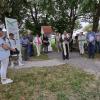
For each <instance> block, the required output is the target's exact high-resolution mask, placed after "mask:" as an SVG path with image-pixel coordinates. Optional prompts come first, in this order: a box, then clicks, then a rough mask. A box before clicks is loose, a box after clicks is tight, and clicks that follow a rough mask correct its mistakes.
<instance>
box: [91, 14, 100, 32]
mask: <svg viewBox="0 0 100 100" xmlns="http://www.w3.org/2000/svg"><path fill="white" fill-rule="evenodd" d="M98 26H99V16H97V15H94V16H93V28H92V31H94V32H97V30H98Z"/></svg>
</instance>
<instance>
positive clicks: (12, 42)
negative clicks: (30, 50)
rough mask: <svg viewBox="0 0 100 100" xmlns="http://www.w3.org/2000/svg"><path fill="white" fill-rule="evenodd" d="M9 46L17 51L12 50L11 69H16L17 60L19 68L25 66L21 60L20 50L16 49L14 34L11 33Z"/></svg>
mask: <svg viewBox="0 0 100 100" xmlns="http://www.w3.org/2000/svg"><path fill="white" fill-rule="evenodd" d="M8 41H9V44H10V46H11V48H13V49H14V50H15V51H12V50H10V58H11V67H14V62H15V61H16V60H18V64H19V66H23V65H24V64H22V63H21V61H20V59H19V53H20V52H19V50H18V49H17V47H16V40H15V39H14V34H13V33H9V39H8Z"/></svg>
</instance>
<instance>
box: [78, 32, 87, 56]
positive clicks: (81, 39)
mask: <svg viewBox="0 0 100 100" xmlns="http://www.w3.org/2000/svg"><path fill="white" fill-rule="evenodd" d="M85 42H86V36H85V35H84V34H83V32H81V33H80V34H79V36H78V44H79V50H80V54H84V44H85Z"/></svg>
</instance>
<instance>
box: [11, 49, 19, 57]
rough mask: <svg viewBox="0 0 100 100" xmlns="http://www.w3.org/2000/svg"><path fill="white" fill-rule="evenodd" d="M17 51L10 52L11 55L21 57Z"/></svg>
mask: <svg viewBox="0 0 100 100" xmlns="http://www.w3.org/2000/svg"><path fill="white" fill-rule="evenodd" d="M15 50H16V51H12V50H10V55H19V53H20V52H19V50H18V49H17V48H15Z"/></svg>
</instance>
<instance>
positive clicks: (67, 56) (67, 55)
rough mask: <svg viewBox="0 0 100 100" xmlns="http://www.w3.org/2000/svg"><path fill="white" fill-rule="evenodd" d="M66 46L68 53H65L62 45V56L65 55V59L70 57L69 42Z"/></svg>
mask: <svg viewBox="0 0 100 100" xmlns="http://www.w3.org/2000/svg"><path fill="white" fill-rule="evenodd" d="M65 48H66V55H65V54H64V48H63V46H62V50H63V51H62V57H63V59H64V60H65V59H69V48H68V45H67V44H65Z"/></svg>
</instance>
